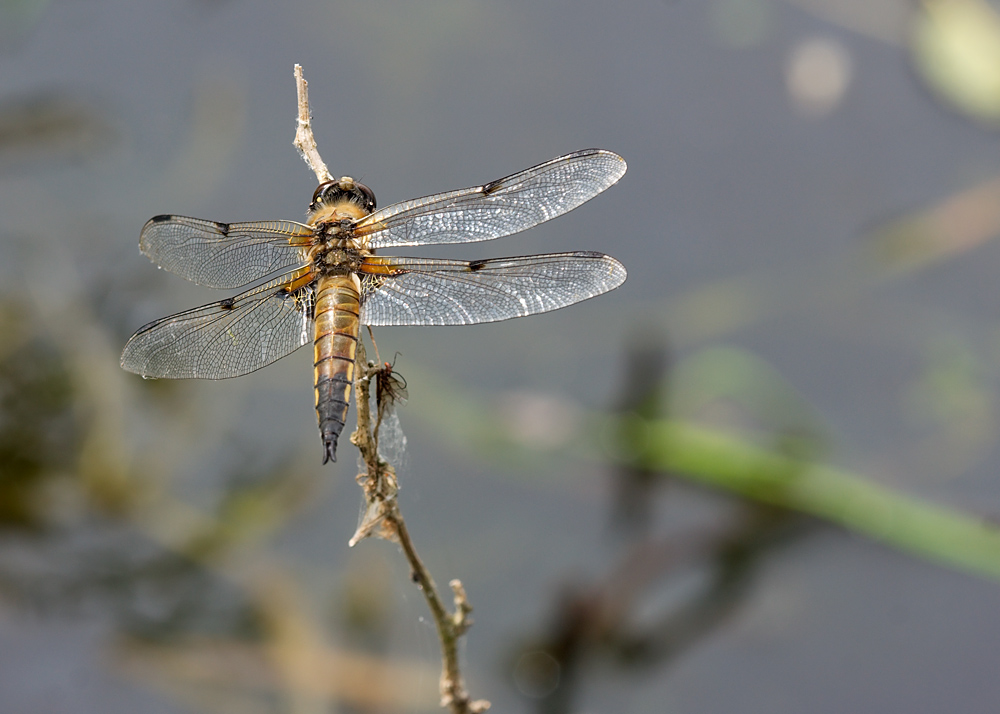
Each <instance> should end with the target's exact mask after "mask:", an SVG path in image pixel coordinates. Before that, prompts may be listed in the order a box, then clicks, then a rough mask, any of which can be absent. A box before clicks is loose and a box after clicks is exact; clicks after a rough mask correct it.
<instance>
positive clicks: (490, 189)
mask: <svg viewBox="0 0 1000 714" xmlns="http://www.w3.org/2000/svg"><path fill="white" fill-rule="evenodd" d="M501 181H503V179H500V180H498V181H490V182H489V183H488V184H486V185H485V186H483V195H484V196H489V195H490V194H491V193H496V192H497V190H499V188H500V183H501Z"/></svg>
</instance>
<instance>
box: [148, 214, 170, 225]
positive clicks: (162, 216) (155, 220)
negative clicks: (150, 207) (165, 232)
mask: <svg viewBox="0 0 1000 714" xmlns="http://www.w3.org/2000/svg"><path fill="white" fill-rule="evenodd" d="M172 218H173V216H169V215H167V214H165V213H163V214H160V215H159V216H153V217H152V218H150V219H149V222H150V223H166V222H167V221H169V220H171V219H172Z"/></svg>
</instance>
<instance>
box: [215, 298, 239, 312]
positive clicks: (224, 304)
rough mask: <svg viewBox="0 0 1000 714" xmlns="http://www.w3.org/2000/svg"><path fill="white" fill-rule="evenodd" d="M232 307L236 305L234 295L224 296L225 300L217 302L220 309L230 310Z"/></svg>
mask: <svg viewBox="0 0 1000 714" xmlns="http://www.w3.org/2000/svg"><path fill="white" fill-rule="evenodd" d="M234 307H236V298H234V297H231V298H226V299H225V300H222V301H220V302H219V309H220V310H224V311H228V310H232V309H233V308H234Z"/></svg>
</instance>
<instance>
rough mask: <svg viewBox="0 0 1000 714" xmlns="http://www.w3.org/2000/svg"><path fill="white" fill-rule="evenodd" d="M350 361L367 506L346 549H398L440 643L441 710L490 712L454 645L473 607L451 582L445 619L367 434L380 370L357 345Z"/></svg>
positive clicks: (389, 475) (355, 439)
mask: <svg viewBox="0 0 1000 714" xmlns="http://www.w3.org/2000/svg"><path fill="white" fill-rule="evenodd" d="M355 359H356V363H357V365H358V367H357V370H358V371H357V378H356V379H355V398H354V399H355V404H356V405H357V410H358V428H357V430H356V431H355V432H354V433H353V434H351V443H353V444H355V445H356V446H357V447H358V450H359V451H360V452H361V457H362V459H363V460H364V462H365V473H362V474H358V477H357V481H358V484H359V485H360V486H361V488H362V490H363V491H364V495H365V504H366V505H365V515H364V517H363V518H362V520H361V525H359V526H358V530H357V532H356V533H355V534H354V537H353V538H351V545H352V546H353V545H355V544H356V543H358V542H359V541H361V540H362V539H364V538H367V537H368V536H377V537H380V538H384V539H386V540H391V541H393V542H395V543H399V545H400V547H401V548H402V549H403V553H404V554H405V556H406V560H407V561H408V562H409V564H410V570H411V572H412V574H413V580H414V582H415V583H416V584H417V587H419V588H420V591H421V592H422V593H423V594H424V599H425V600H426V601H427V606H428V607H429V608H430V611H431V615H432V617H433V618H434V624H435V626H436V627H437V632H438V638H439V639H440V641H441V657H442V670H441V682H440V688H441V706H443V707H447V708H448V709H450V710H451V711H452V712H453V714H480V713H481V712H485V711H486V710H487V709H489V707H490V703H489V702H488V701H486V700H485V699H480V700H475V701H473V700H471V699H470V697H469V693H468V692H467V691H466V689H465V682H464V680H463V679H462V672H461V669H460V668H459V664H458V640H459V638H460V637H461V636H462V635H463V634H465V632H466V631H467V630H468V629H469V627H470V626H471V625H472V619H471V618H470V617H469V615H470V613H471V612H472V606H471V605H470V604H469V601H468V598H467V596H466V594H465V588H463V587H462V583H461V582H459V581H458V580H452V581H451V583H450V584H451V588H452V590H453V591H454V593H455V612H454V614H449V613H448V610H447V609H446V608H445V606H444V602H443V601H442V599H441V596H440V594H439V593H438V590H437V585H435V583H434V579H433V578H432V577H431V574H430V572H429V571H428V570H427V568H426V566H425V565H424V563H423V561H422V560H421V559H420V556H419V555H418V554H417V550H416V548H415V547H414V545H413V540H412V539H411V538H410V533H409V530H408V529H407V528H406V522H405V521H404V520H403V515H402V513H401V512H400V510H399V501H398V500H397V498H396V496H397V493H398V490H399V486H398V484H397V482H396V472H395V470H394V469H393V467H392V465H391V464H388V463H386V461H385V460H384V459H382V458H381V457H380V456H379V455H378V450H377V446H376V444H377V440H376V435H374V434H373V433H372V428H371V402H370V400H371V380H372V378H373V377H375V376H376V375H378V374H379V373H380V372H381V371H382V369H383V368H382V367H381V366H379V365H377V364H375V363H374V362H367V355H366V353H365V347H364V343H362V342H359V343H358V350H357V354H356V356H355Z"/></svg>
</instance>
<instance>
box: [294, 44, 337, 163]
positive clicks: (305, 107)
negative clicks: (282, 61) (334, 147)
mask: <svg viewBox="0 0 1000 714" xmlns="http://www.w3.org/2000/svg"><path fill="white" fill-rule="evenodd" d="M295 88H296V90H297V92H298V97H299V117H298V122H297V125H296V129H295V148H296V149H298V150H299V156H301V157H302V160H303V161H305V162H306V163H307V164H308V165H309V168H311V169H312V171H313V173H314V174H316V181H317V182H319V183H325V182H327V181H331V180H333V176H331V175H330V170H329V169H327V168H326V164H325V163H324V162H323V157H321V156H320V155H319V149H317V148H316V139H315V138H314V137H313V131H312V114H311V113H310V112H309V83H308V82H306V80H305V77H304V76H303V75H302V65H300V64H297V65H295Z"/></svg>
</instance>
